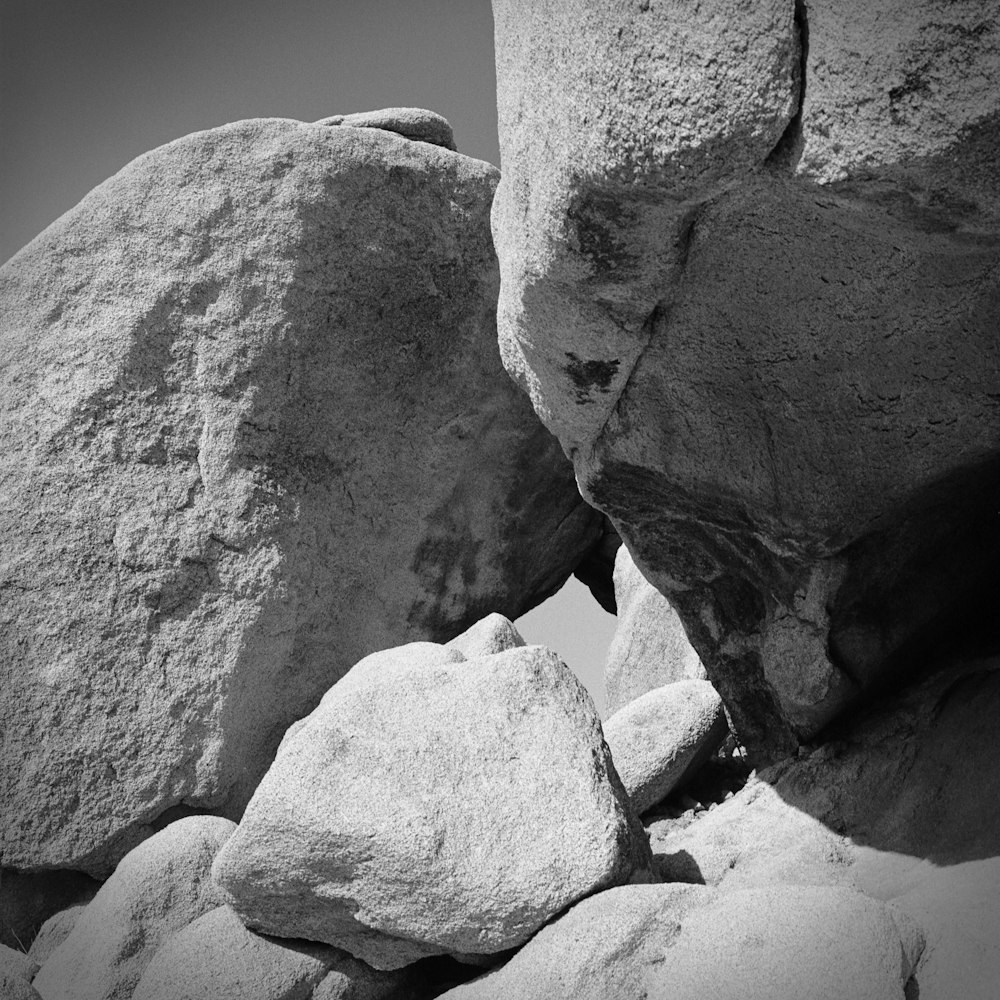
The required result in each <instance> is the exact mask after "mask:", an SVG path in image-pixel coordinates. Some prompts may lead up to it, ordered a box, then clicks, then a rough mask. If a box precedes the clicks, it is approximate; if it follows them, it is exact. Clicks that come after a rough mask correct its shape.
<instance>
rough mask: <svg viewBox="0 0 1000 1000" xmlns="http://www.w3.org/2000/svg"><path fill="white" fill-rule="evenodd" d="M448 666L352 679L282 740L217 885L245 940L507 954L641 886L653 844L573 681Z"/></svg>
mask: <svg viewBox="0 0 1000 1000" xmlns="http://www.w3.org/2000/svg"><path fill="white" fill-rule="evenodd" d="M389 652H390V653H394V652H396V653H398V652H399V651H389ZM455 653H456V651H455V650H448V649H444V648H442V649H441V654H442V655H441V659H440V661H439V662H438V663H437V664H434V663H433V662H432V661H430V660H429V659H426V658H425V659H424V660H423V661H416V662H414V663H413V664H411V663H409V662H407V659H406V657H405V656H399V655H397V658H396V662H395V663H394V664H391V663H389V662H383V663H381V664H380V665H379V669H378V670H377V671H376V670H368V671H367V672H363V673H359V674H358V675H356V674H355V672H354V671H352V672H350V673H349V674H348V675H347V677H346V678H345V679H344V680H343V681H341V682H340V683H339V684H337V685H335V686H334V687H333V688H332V689H331V691H330V692H329V694H328V695H327V696H326V698H325V699H324V701H323V703H322V704H321V705H320V706H319V707H318V708H317V709H316V710H315V711H314V712H313V713H312V715H310V716H309V717H308V719H307V720H306V722H305V725H303V726H302V727H301V728H300V729H299V730H298V731H297V732H296V733H295V734H294V735H293V736H292V737H291V738H289V739H287V740H286V741H285V743H284V744H283V745H282V748H281V752H280V753H279V755H278V757H277V759H276V760H275V762H274V765H273V766H272V768H271V769H270V771H268V773H267V775H266V777H265V778H264V780H263V781H262V782H261V785H260V787H259V788H258V789H257V792H256V794H255V795H254V797H253V799H252V800H251V802H250V805H249V806H248V808H247V811H246V814H245V816H244V817H243V820H242V822H241V823H240V827H239V830H238V831H237V833H236V835H235V836H234V838H233V839H232V840H231V841H230V842H229V844H227V846H226V849H225V850H224V851H222V852H221V853H220V855H219V857H218V859H217V861H216V863H215V866H214V869H213V877H214V878H215V880H216V882H217V883H218V885H219V886H220V887H221V888H222V890H223V891H225V892H226V893H227V895H228V898H229V902H230V903H231V905H232V906H233V907H234V908H235V909H236V911H237V912H238V913H239V914H240V916H241V917H242V918H243V919H244V920H245V921H246V922H247V924H248V926H251V927H254V928H256V929H258V930H261V931H264V932H266V933H274V934H282V935H285V936H296V937H303V938H307V939H309V940H316V941H327V942H329V943H330V944H334V945H336V946H338V947H341V948H344V949H346V950H347V951H350V952H351V953H352V954H354V955H356V956H358V957H359V958H362V959H363V960H364V961H366V962H368V963H369V964H371V965H373V966H374V967H376V968H385V969H388V968H398V967H400V966H402V965H405V964H407V963H409V962H413V961H415V960H417V959H418V958H420V957H422V956H424V955H430V954H441V953H452V954H456V955H463V954H468V955H477V954H480V955H481V954H486V955H489V954H494V953H497V952H502V951H503V950H505V949H508V948H512V947H515V946H517V945H519V944H522V943H523V942H524V941H525V940H527V939H528V938H529V937H530V936H531V935H532V934H533V933H534V932H535V931H536V930H537V929H538V928H539V927H540V926H541V925H542V924H544V923H545V922H546V921H547V920H548V919H550V918H551V917H552V916H553V915H554V914H556V913H558V912H559V911H560V910H562V909H564V908H565V907H566V906H567V905H569V904H570V903H572V902H573V901H574V900H576V899H579V898H580V897H581V896H584V895H586V894H588V893H590V892H594V891H596V890H599V889H602V888H607V887H608V886H611V885H615V884H618V883H622V882H625V881H628V880H629V879H630V878H632V877H643V875H642V874H641V871H642V870H644V869H645V868H646V866H647V865H648V854H647V853H646V852H647V850H648V848H647V845H646V838H645V836H644V834H643V831H642V829H641V826H640V825H639V824H638V821H637V820H636V819H635V816H634V813H633V812H632V811H631V807H630V806H629V804H628V799H627V796H626V795H625V792H624V790H623V789H622V787H621V783H620V782H619V780H618V777H617V775H616V774H615V772H614V768H613V765H612V763H611V759H610V756H609V754H608V752H607V748H606V746H605V744H604V741H603V738H602V736H601V728H600V722H599V720H598V718H597V714H596V712H595V710H594V707H593V703H592V702H591V700H590V697H589V696H588V695H587V693H586V691H585V690H584V689H583V688H582V686H581V685H580V684H579V683H578V682H577V680H576V678H575V677H574V676H573V675H572V673H571V672H570V671H569V669H568V668H567V667H566V666H565V665H564V664H562V663H561V662H560V661H559V659H558V658H557V657H556V656H555V655H554V654H553V653H551V652H549V651H548V650H546V649H544V648H543V647H540V646H528V647H524V648H516V649H511V650H508V651H506V652H503V653H498V654H496V655H494V656H487V657H482V658H479V659H472V660H468V661H460V662H454V661H451V662H449V660H448V659H446V654H451V655H455Z"/></svg>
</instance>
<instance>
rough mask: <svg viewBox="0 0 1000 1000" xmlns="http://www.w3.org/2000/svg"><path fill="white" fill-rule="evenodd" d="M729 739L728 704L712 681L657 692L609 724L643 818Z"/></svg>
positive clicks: (614, 752) (621, 772) (619, 767)
mask: <svg viewBox="0 0 1000 1000" xmlns="http://www.w3.org/2000/svg"><path fill="white" fill-rule="evenodd" d="M728 734H729V724H728V723H727V722H726V713H725V712H724V711H723V710H722V699H721V698H720V697H719V695H718V694H717V693H716V690H715V688H713V687H712V685H711V684H709V683H708V681H693V680H692V681H676V682H674V683H673V684H667V685H665V686H664V687H660V688H656V689H655V690H654V691H649V692H647V693H646V694H644V695H643V696H642V697H641V698H637V699H636V700H635V701H633V702H631V703H630V704H628V705H626V706H625V707H624V708H623V709H620V710H619V711H617V712H615V714H614V715H612V716H611V718H610V719H608V720H607V721H606V722H605V723H604V738H605V740H607V743H608V749H609V750H610V751H611V758H612V760H614V762H615V770H616V771H617V772H618V776H619V777H620V778H621V779H622V784H623V785H624V786H625V791H626V792H628V794H629V798H630V799H631V800H632V805H633V806H634V807H635V811H636V812H639V813H642V812H645V811H646V810H647V809H649V808H650V807H651V806H654V805H656V803H657V802H659V801H660V799H662V798H665V797H666V796H667V795H669V794H670V793H671V792H672V791H673V790H674V789H675V788H678V787H680V786H681V785H683V784H684V781H685V780H686V779H687V778H688V777H690V776H691V775H692V774H694V773H695V771H697V770H698V768H699V767H700V766H701V765H702V764H704V763H705V761H706V760H707V759H708V758H709V757H710V756H711V755H712V754H713V753H714V752H715V751H716V750H718V749H719V746H720V745H721V743H722V741H723V740H724V739H725V738H726V736H727V735H728Z"/></svg>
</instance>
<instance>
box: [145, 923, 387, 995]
mask: <svg viewBox="0 0 1000 1000" xmlns="http://www.w3.org/2000/svg"><path fill="white" fill-rule="evenodd" d="M328 979H329V980H330V981H329V982H326V981H327V980H328ZM398 980H399V976H398V975H397V976H393V975H392V974H390V973H385V972H376V971H374V970H373V969H370V968H368V967H367V966H366V965H365V964H364V963H363V962H359V961H357V959H354V958H351V957H350V955H346V954H344V952H342V951H339V950H338V949H336V948H330V947H326V946H324V945H316V944H310V943H308V942H305V941H297V942H291V941H279V940H276V939H274V938H267V937H263V936H262V935H260V934H254V933H253V931H249V930H247V929H246V927H244V926H243V924H242V922H241V921H240V918H239V917H237V916H236V914H235V913H234V912H233V911H232V910H231V909H230V908H229V907H228V906H220V907H217V908H216V909H214V910H210V911H209V912H208V913H206V914H205V915H204V916H201V917H199V918H198V919H197V920H195V921H194V922H193V923H190V924H188V926H187V927H185V928H183V929H182V930H180V931H178V932H177V933H176V934H174V935H173V936H172V937H171V938H169V939H168V940H167V941H166V943H165V944H163V946H162V947H161V948H160V949H159V951H157V953H156V955H155V956H154V957H153V960H152V962H150V963H149V966H148V968H147V969H146V971H145V973H144V975H143V977H142V979H141V980H140V981H139V985H138V986H137V987H136V990H135V993H133V994H132V1000H248V998H253V1000H306V998H310V997H314V996H316V995H317V992H316V991H317V987H320V986H321V984H324V983H325V986H324V988H323V989H322V990H321V991H319V995H320V996H325V997H328V998H329V1000H340V998H341V997H343V998H345V1000H379V998H380V997H388V996H390V995H391V993H392V991H393V990H394V989H395V988H396V987H397V986H398V985H399V982H398ZM337 987H340V989H339V991H338V989H337Z"/></svg>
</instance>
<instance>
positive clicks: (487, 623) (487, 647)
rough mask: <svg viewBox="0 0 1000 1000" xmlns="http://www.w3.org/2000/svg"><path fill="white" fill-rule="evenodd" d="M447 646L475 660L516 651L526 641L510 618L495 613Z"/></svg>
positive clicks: (468, 658) (456, 637)
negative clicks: (508, 650)
mask: <svg viewBox="0 0 1000 1000" xmlns="http://www.w3.org/2000/svg"><path fill="white" fill-rule="evenodd" d="M445 645H446V646H447V648H448V649H456V650H458V652H460V653H461V654H462V655H463V656H464V657H465V658H466V659H467V660H474V659H477V658H478V657H480V656H492V655H493V654H494V653H502V652H504V651H505V650H507V649H516V648H517V647H518V646H523V645H524V639H522V638H521V635H520V633H519V632H518V631H517V629H516V628H515V627H514V623H513V622H512V621H511V620H510V619H509V618H504V616H503V615H498V614H496V613H495V612H494V613H493V614H492V615H487V616H486V617H485V618H483V619H482V620H481V621H478V622H476V624H475V625H473V626H472V627H471V628H468V629H466V630H465V631H464V632H463V633H462V634H461V635H457V636H455V638H454V639H452V640H451V641H450V642H448V643H446V644H445Z"/></svg>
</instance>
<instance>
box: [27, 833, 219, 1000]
mask: <svg viewBox="0 0 1000 1000" xmlns="http://www.w3.org/2000/svg"><path fill="white" fill-rule="evenodd" d="M235 829H236V824H235V823H233V822H231V821H230V820H227V819H222V818H221V817H218V816H191V817H188V818H186V819H180V820H177V821H176V822H175V823H171V824H170V826H168V827H166V828H165V829H164V830H162V831H160V833H158V834H156V835H155V836H153V837H150V838H149V840H147V841H145V842H144V843H142V844H140V845H139V846H138V847H136V848H135V849H134V850H132V851H130V852H129V853H128V854H127V855H126V856H125V857H124V858H123V859H122V861H121V863H120V864H119V865H118V867H117V868H116V869H115V872H114V874H113V875H112V876H111V877H110V878H109V879H108V880H107V882H105V883H104V885H103V886H101V889H100V891H99V892H98V893H97V895H96V896H95V897H94V898H93V900H92V901H91V902H90V903H89V904H88V906H87V908H86V910H85V911H84V913H83V914H82V915H81V916H80V917H79V918H78V919H77V921H76V923H75V924H74V926H73V930H72V931H70V933H69V935H68V936H67V937H66V939H65V940H64V941H63V943H62V944H61V945H59V947H58V948H56V949H55V951H53V952H52V954H51V955H50V956H49V958H48V960H47V961H46V962H45V964H44V965H43V966H42V968H41V971H40V972H39V973H38V975H37V976H36V977H35V981H34V985H35V988H36V989H37V990H38V992H39V993H40V994H41V995H42V997H43V998H44V1000H120V998H122V997H129V996H131V993H132V990H134V989H135V987H136V984H137V983H138V982H139V980H140V979H141V978H142V976H143V973H144V971H145V969H146V967H147V966H148V965H149V963H150V961H151V960H152V958H153V956H154V955H155V954H156V951H157V949H158V948H159V947H160V945H161V944H163V942H164V941H165V940H167V938H169V937H170V936H171V935H172V934H173V933H174V932H176V931H178V930H180V929H181V928H182V927H186V926H187V925H188V924H190V923H191V922H192V921H193V920H196V919H197V918H198V917H200V916H201V915H202V914H203V913H207V912H208V911H209V910H211V909H214V908H215V907H217V906H219V905H220V904H221V902H222V900H221V899H220V898H219V896H218V892H217V890H216V888H215V886H214V885H213V884H212V880H211V878H210V872H211V866H212V861H213V859H214V858H215V856H216V854H217V853H218V851H219V848H220V847H221V846H222V845H223V844H224V843H225V842H226V840H227V839H228V838H229V837H230V835H231V834H232V833H233V831H234V830H235Z"/></svg>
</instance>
